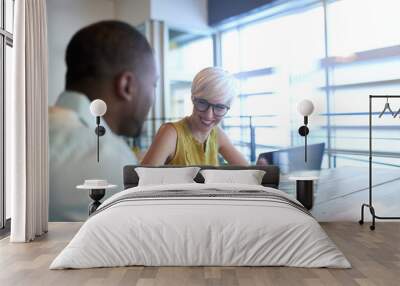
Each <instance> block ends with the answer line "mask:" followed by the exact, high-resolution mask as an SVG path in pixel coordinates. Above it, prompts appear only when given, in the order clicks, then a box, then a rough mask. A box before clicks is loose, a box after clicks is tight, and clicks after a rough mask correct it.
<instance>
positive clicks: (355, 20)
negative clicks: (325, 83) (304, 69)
mask: <svg viewBox="0 0 400 286" xmlns="http://www.w3.org/2000/svg"><path fill="white" fill-rule="evenodd" d="M360 6H362V9H360ZM399 10H400V2H399V1H395V0H383V1H372V0H365V1H364V0H363V1H357V0H346V1H336V2H332V3H330V4H329V5H328V6H327V20H328V43H329V46H328V47H329V48H328V50H329V59H328V60H327V62H326V64H327V68H328V70H329V72H330V78H331V82H330V86H329V87H327V89H328V92H329V93H330V97H331V98H332V101H331V103H332V110H331V113H330V114H328V116H330V119H331V120H330V122H331V125H330V129H331V143H332V144H331V147H332V149H333V150H334V151H335V153H336V154H337V156H336V158H335V165H336V166H342V165H348V164H349V163H351V160H353V163H354V164H357V165H364V166H366V165H367V162H368V157H367V152H368V149H369V145H368V109H369V101H368V95H369V94H400V92H399V83H400V73H399V71H400V30H399V29H394V28H393V27H398V26H400V18H399V17H398V13H397V11H399ZM385 102H386V100H384V99H382V100H374V102H373V111H374V112H375V113H377V112H380V111H381V110H382V109H383V107H384V104H385ZM391 104H392V107H393V108H394V109H396V111H397V110H398V109H399V108H400V100H398V99H397V100H392V101H391ZM398 120H399V119H398V118H395V119H394V118H392V117H390V116H388V115H387V116H385V117H383V118H380V119H379V118H378V117H377V115H375V116H374V117H373V125H374V129H373V137H374V140H373V149H374V152H377V156H376V158H374V160H375V161H376V162H378V163H382V164H380V165H381V166H384V164H387V165H389V166H390V165H392V164H394V165H398V166H400V147H399V146H398V144H395V142H397V140H399V139H400V138H399V135H398V131H399V130H400V126H399V124H398ZM359 151H364V154H360V155H358V156H357V155H354V154H353V155H352V154H351V153H357V152H359ZM349 153H350V154H349Z"/></svg>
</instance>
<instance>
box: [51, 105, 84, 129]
mask: <svg viewBox="0 0 400 286" xmlns="http://www.w3.org/2000/svg"><path fill="white" fill-rule="evenodd" d="M59 126H63V127H84V126H85V125H84V124H83V123H82V121H81V120H80V119H79V116H78V114H77V113H76V112H75V111H74V110H72V109H68V108H63V107H59V106H51V107H49V128H50V129H52V128H58V127H59Z"/></svg>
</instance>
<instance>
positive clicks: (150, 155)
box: [141, 123, 178, 166]
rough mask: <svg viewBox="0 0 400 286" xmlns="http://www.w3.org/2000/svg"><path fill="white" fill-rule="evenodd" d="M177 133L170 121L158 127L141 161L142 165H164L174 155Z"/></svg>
mask: <svg viewBox="0 0 400 286" xmlns="http://www.w3.org/2000/svg"><path fill="white" fill-rule="evenodd" d="M177 136H178V135H177V133H176V130H175V128H174V126H173V125H172V124H171V123H165V124H163V125H162V126H161V127H160V129H158V131H157V134H156V136H155V137H154V140H153V143H151V146H150V148H149V150H148V151H147V153H146V155H144V157H143V160H142V162H141V164H142V165H154V166H157V165H164V164H165V163H167V162H168V161H169V160H171V159H172V157H173V156H174V155H175V149H176V140H177Z"/></svg>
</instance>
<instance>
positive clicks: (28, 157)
mask: <svg viewBox="0 0 400 286" xmlns="http://www.w3.org/2000/svg"><path fill="white" fill-rule="evenodd" d="M14 11H15V25H14V27H15V33H14V56H15V57H14V59H15V69H14V70H15V72H14V92H15V93H14V96H12V98H10V105H9V106H10V107H11V108H10V111H9V112H8V113H7V114H9V115H10V116H9V117H8V118H6V122H7V127H8V129H7V130H8V131H9V132H8V133H7V136H11V137H10V140H7V142H11V143H10V144H9V146H6V150H7V153H8V156H7V157H6V160H7V159H8V160H9V161H8V163H7V165H9V166H10V168H11V170H10V172H9V174H10V177H9V178H8V179H9V180H10V184H9V186H10V187H11V194H12V195H11V202H12V206H11V237H10V241H12V242H27V241H31V240H33V239H35V237H36V236H40V235H42V234H43V233H45V232H47V227H48V173H49V170H48V123H47V121H48V120H47V117H48V113H47V105H48V103H47V98H48V92H47V84H48V71H47V69H48V66H47V56H48V52H47V22H46V16H47V15H46V1H45V0H18V1H15V10H14ZM6 180H7V178H6Z"/></svg>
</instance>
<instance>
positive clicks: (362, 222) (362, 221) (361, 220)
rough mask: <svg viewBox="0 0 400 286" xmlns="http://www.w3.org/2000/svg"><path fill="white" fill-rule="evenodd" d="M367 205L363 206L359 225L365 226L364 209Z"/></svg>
mask: <svg viewBox="0 0 400 286" xmlns="http://www.w3.org/2000/svg"><path fill="white" fill-rule="evenodd" d="M365 206H366V204H362V206H361V219H360V220H359V221H358V223H359V224H361V225H363V224H364V207H365Z"/></svg>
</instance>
